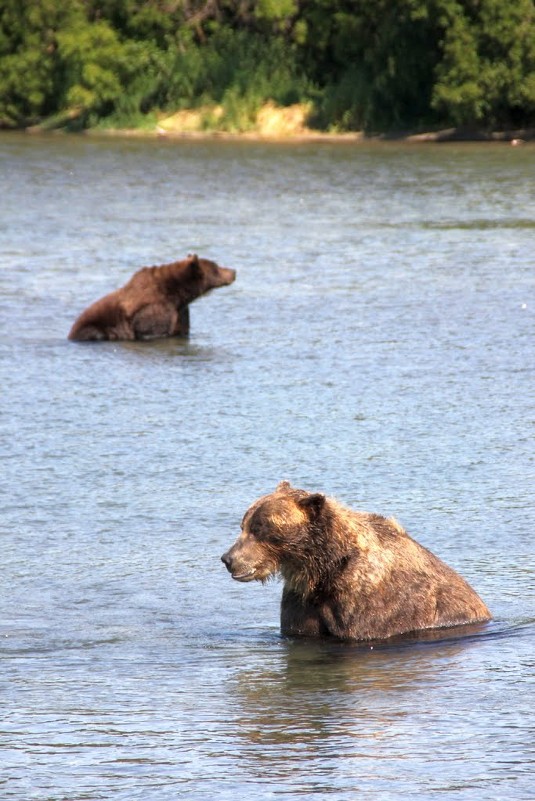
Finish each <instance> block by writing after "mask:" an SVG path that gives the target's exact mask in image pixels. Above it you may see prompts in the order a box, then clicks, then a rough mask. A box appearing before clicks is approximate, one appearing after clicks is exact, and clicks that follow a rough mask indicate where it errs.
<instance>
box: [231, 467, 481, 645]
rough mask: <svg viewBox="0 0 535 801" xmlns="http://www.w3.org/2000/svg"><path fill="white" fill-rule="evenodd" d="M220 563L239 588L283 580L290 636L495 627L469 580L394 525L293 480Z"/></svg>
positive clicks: (246, 525)
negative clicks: (480, 625)
mask: <svg viewBox="0 0 535 801" xmlns="http://www.w3.org/2000/svg"><path fill="white" fill-rule="evenodd" d="M222 560H223V562H224V563H225V565H226V566H227V569H228V570H229V572H230V573H231V574H232V578H234V579H236V581H253V580H257V581H265V580H266V579H267V578H269V577H270V576H272V575H274V574H276V573H280V574H281V575H282V578H283V579H284V590H283V593H282V605H281V630H282V633H283V634H284V635H292V636H295V635H302V636H312V637H318V636H332V637H336V638H338V639H340V640H372V639H384V638H387V637H392V636H394V635H397V634H405V633H408V632H415V631H420V630H422V629H435V628H442V627H446V626H458V625H460V624H465V623H476V622H483V621H487V620H490V618H491V615H490V612H489V610H488V609H487V607H486V606H485V604H484V603H483V601H482V600H481V599H480V598H479V597H478V595H476V593H475V592H474V590H473V589H472V588H471V587H470V586H469V585H468V584H467V583H466V581H464V579H462V578H461V577H460V576H459V575H457V573H455V571H454V570H452V569H451V568H450V567H448V566H447V565H445V564H444V562H441V561H440V559H437V557H436V556H434V555H433V554H432V553H431V552H430V551H428V550H427V549H426V548H423V547H422V546H421V545H419V544H418V543H417V542H415V541H414V540H413V539H411V537H409V535H408V534H407V533H406V532H405V531H404V530H403V528H402V527H401V526H400V525H399V523H397V522H396V520H394V519H393V518H384V517H381V516H380V515H376V514H369V513H367V512H354V511H352V510H350V509H346V508H344V507H343V506H341V505H340V504H339V503H337V502H336V501H335V500H333V499H332V498H327V497H325V495H321V494H320V493H309V492H305V491H304V490H300V489H294V488H293V487H291V486H290V484H289V483H288V482H286V481H284V482H282V483H281V484H279V485H278V487H277V488H276V490H275V492H273V493H272V494H271V495H265V496H264V497H262V498H260V499H259V500H257V501H256V502H255V503H253V505H252V506H251V507H250V508H249V509H248V510H247V512H246V513H245V516H244V518H243V521H242V533H241V534H240V536H239V537H238V539H237V540H236V542H235V544H234V545H233V546H232V548H231V549H230V550H229V551H227V553H225V554H224V555H223V556H222Z"/></svg>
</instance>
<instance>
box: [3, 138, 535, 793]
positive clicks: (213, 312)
mask: <svg viewBox="0 0 535 801" xmlns="http://www.w3.org/2000/svg"><path fill="white" fill-rule="evenodd" d="M0 171H1V172H0V179H1V186H2V192H1V194H0V222H1V247H0V380H1V387H2V393H1V401H0V410H1V420H0V455H1V463H2V481H1V484H0V495H1V503H2V523H1V526H2V531H1V537H2V571H1V579H0V581H1V609H0V659H1V673H0V688H1V695H0V697H1V699H2V700H1V712H0V753H1V754H2V769H1V772H0V797H1V798H2V799H19V800H20V801H27V800H28V799H38V800H39V801H45V799H46V800H47V801H82V800H85V799H91V801H93V800H95V801H96V799H103V800H105V801H119V799H120V800H121V801H133V800H134V799H148V801H153V800H154V801H160V799H161V801H172V799H179V798H188V799H189V800H190V801H223V800H224V799H229V801H230V799H236V798H244V799H249V798H251V799H270V798H284V799H287V801H297V799H303V798H313V799H317V801H323V800H325V801H327V800H329V801H330V799H333V801H334V800H336V801H338V799H339V800H340V801H350V799H356V798H365V799H367V800H368V799H370V800H371V801H375V800H378V799H380V800H381V801H390V800H391V799H400V798H416V797H418V798H419V799H424V800H425V799H440V800H441V801H444V800H447V799H459V800H460V801H461V800H462V801H468V800H470V801H472V800H473V801H481V799H485V801H492V800H493V799H508V800H510V799H516V800H518V799H524V800H527V799H534V798H535V777H534V772H533V769H534V747H533V743H534V730H533V721H534V713H535V704H534V695H533V666H534V649H533V644H534V634H535V623H534V621H535V603H534V591H533V584H534V582H533V578H534V560H533V550H534V549H533V531H534V515H533V500H534V497H533V496H534V487H535V482H534V472H535V471H534V451H535V448H534V444H533V443H534V440H533V424H534V419H535V417H534V403H533V398H534V341H535V340H534V312H535V297H534V261H535V257H534V254H535V202H534V198H535V191H534V189H535V149H534V148H533V146H531V145H526V146H524V147H519V148H513V147H510V146H507V145H488V144H486V145H475V144H470V145H467V144H465V145H424V146H421V145H412V144H411V145H408V144H393V143H386V144H373V145H362V144H330V143H307V144H303V143H301V144H286V145H281V144H273V143H254V142H234V141H232V142H227V141H208V142H205V141H197V142H190V141H164V140H159V141H153V140H152V141H149V140H142V139H139V140H138V139H111V138H102V139H97V138H89V137H79V138H69V137H63V136H51V137H50V138H34V137H29V136H18V135H11V134H5V135H3V136H2V137H1V138H0ZM189 251H196V252H198V253H199V254H200V255H202V256H206V257H209V258H213V259H215V260H216V261H218V262H219V263H221V264H223V265H226V266H231V267H234V268H236V270H237V271H238V276H237V280H236V282H235V283H234V284H233V285H232V286H230V287H226V288H223V289H220V290H217V291H215V292H213V293H212V294H211V295H209V296H207V297H205V298H202V299H200V300H199V301H197V302H196V303H195V304H194V305H193V306H192V310H191V336H190V339H189V341H184V340H174V341H171V340H167V341H158V342H152V343H104V344H80V343H72V342H68V341H67V339H66V336H67V333H68V331H69V328H70V326H71V324H72V322H73V320H74V319H75V317H76V316H77V315H78V313H79V312H80V311H81V310H82V309H83V308H84V307H85V306H86V305H88V304H89V303H90V302H92V301H93V300H95V299H97V298H98V297H100V296H101V295H103V294H105V293H106V292H108V291H110V290H112V289H114V288H116V287H117V286H120V285H121V284H123V283H124V282H125V281H126V280H127V279H128V277H129V276H130V275H131V274H132V273H133V272H134V271H135V270H136V269H138V268H139V267H141V266H143V265H148V264H157V263H163V262H167V261H173V260H175V259H178V258H183V257H184V256H185V255H186V254H187V253H188V252H189ZM281 479H289V480H291V481H292V483H294V484H295V485H297V486H300V487H304V488H306V489H309V490H321V491H324V492H327V493H328V494H330V495H333V496H335V497H336V498H338V500H340V501H342V502H344V503H346V504H348V505H350V506H353V507H355V508H360V509H366V510H369V511H377V512H381V513H383V514H395V515H396V516H397V517H398V519H399V520H400V521H401V522H402V523H403V524H404V525H405V527H406V528H407V529H408V530H409V531H410V533H411V534H412V535H413V536H414V537H415V538H416V539H418V540H419V541H420V542H421V543H422V544H424V545H426V546H427V547H429V548H430V549H431V550H433V551H434V552H435V553H436V554H437V555H438V556H440V557H441V558H443V559H444V560H445V561H446V562H448V563H449V564H451V565H452V566H453V567H454V568H455V569H457V570H458V571H459V572H460V573H461V574H462V575H463V576H464V577H465V578H467V579H468V581H469V582H470V583H471V584H472V585H473V586H474V587H475V588H476V589H477V591H478V592H479V594H480V595H481V596H482V597H483V599H484V600H485V601H486V603H487V604H488V606H489V607H490V609H491V610H492V612H493V615H494V620H493V622H492V623H491V624H489V625H488V626H487V627H484V628H483V629H482V630H481V631H478V632H473V633H470V634H467V635H466V636H463V637H459V636H457V635H455V636H453V634H451V633H450V634H449V635H448V633H447V632H444V633H443V635H442V636H441V637H440V638H438V639H437V640H436V641H423V642H412V641H407V642H401V643H397V644H383V645H377V644H376V645H375V646H374V647H373V648H372V647H370V645H340V644H339V645H336V644H334V643H328V642H303V641H301V642H299V641H289V640H284V639H282V638H281V637H280V634H279V626H278V606H279V599H280V593H281V585H280V583H279V582H276V581H275V582H270V583H269V584H267V585H265V586H261V585H257V584H254V585H246V586H244V585H241V584H237V583H236V582H232V580H231V579H230V577H229V576H228V574H227V571H226V570H225V568H224V566H223V565H222V564H221V562H220V561H219V559H220V555H221V553H223V551H224V550H226V549H227V548H228V547H229V545H230V544H231V543H232V541H233V540H234V538H235V537H236V535H237V533H238V530H239V523H240V520H241V517H242V515H243V513H244V512H245V510H246V508H247V507H248V505H249V504H250V503H251V502H252V501H253V500H254V499H255V498H257V497H258V496H259V495H261V494H264V493H266V492H269V491H271V490H272V489H273V488H274V487H275V485H276V484H277V483H278V482H279V481H280V480H281Z"/></svg>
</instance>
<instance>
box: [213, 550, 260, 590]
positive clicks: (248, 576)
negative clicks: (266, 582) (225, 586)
mask: <svg viewBox="0 0 535 801" xmlns="http://www.w3.org/2000/svg"><path fill="white" fill-rule="evenodd" d="M233 550H234V546H233V547H232V548H231V549H230V551H227V552H226V553H224V554H223V556H222V557H221V561H222V562H223V564H224V565H225V567H226V568H227V570H228V572H229V573H230V575H231V576H232V578H233V579H234V580H235V581H252V580H253V579H254V578H256V568H255V567H253V566H252V565H251V564H250V563H249V562H246V561H244V560H243V559H239V558H236V555H235V554H233V553H232V552H233Z"/></svg>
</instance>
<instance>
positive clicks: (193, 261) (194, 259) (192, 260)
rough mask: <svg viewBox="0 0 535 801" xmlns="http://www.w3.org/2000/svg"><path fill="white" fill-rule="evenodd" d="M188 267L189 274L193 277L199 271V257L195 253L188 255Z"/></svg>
mask: <svg viewBox="0 0 535 801" xmlns="http://www.w3.org/2000/svg"><path fill="white" fill-rule="evenodd" d="M188 260H189V267H190V270H191V272H192V273H193V274H194V275H195V274H197V273H198V272H199V270H200V266H201V265H200V264H199V257H198V256H197V254H196V253H188Z"/></svg>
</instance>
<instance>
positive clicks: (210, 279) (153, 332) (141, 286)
mask: <svg viewBox="0 0 535 801" xmlns="http://www.w3.org/2000/svg"><path fill="white" fill-rule="evenodd" d="M235 278H236V271H235V270H230V269H228V268H227V267H219V265H217V264H216V263H215V262H213V261H209V259H200V258H199V257H198V256H197V255H196V254H193V255H190V256H188V258H187V259H183V261H175V262H173V263H172V264H163V265H161V266H160V267H143V268H142V269H141V270H138V272H137V273H134V275H133V276H132V278H131V279H130V280H129V281H128V283H127V284H125V285H124V286H123V287H121V288H120V289H116V290H115V292H111V293H110V294H109V295H105V297H103V298H101V299H100V300H97V301H96V302H95V303H93V304H92V305H91V306H89V307H88V308H87V309H86V310H85V311H84V312H82V314H81V315H80V317H78V319H77V320H76V322H75V323H74V325H73V327H72V328H71V330H70V333H69V339H76V340H79V341H85V342H87V341H94V340H99V341H101V340H109V339H114V340H117V339H155V338H156V337H172V336H187V335H188V334H189V310H188V303H191V302H192V301H194V300H195V299H196V298H198V297H200V296H201V295H204V294H206V292H209V291H210V290H211V289H216V288H217V287H220V286H227V285H228V284H231V283H232V282H233V281H234V279H235Z"/></svg>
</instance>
